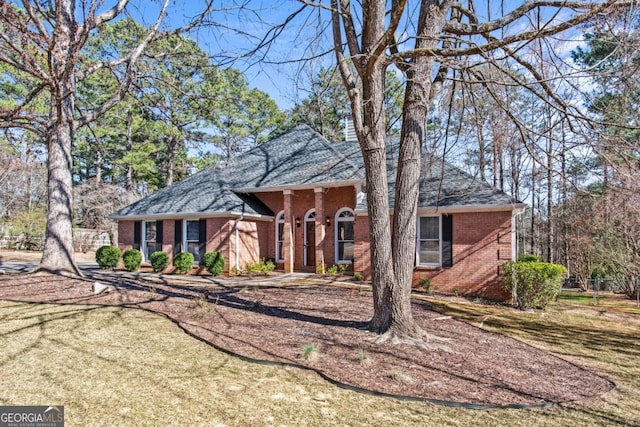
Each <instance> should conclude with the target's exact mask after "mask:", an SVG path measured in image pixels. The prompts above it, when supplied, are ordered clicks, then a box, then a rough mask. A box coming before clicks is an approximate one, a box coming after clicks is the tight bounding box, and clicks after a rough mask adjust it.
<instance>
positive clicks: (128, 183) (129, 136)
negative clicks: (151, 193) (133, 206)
mask: <svg viewBox="0 0 640 427" xmlns="http://www.w3.org/2000/svg"><path fill="white" fill-rule="evenodd" d="M125 137H126V147H127V151H128V152H131V150H133V113H132V112H131V110H129V111H127V129H126V136H125ZM124 186H125V189H126V190H127V193H130V194H133V193H135V187H134V185H133V165H132V164H131V163H129V164H128V165H127V175H126V177H125V184H124Z"/></svg>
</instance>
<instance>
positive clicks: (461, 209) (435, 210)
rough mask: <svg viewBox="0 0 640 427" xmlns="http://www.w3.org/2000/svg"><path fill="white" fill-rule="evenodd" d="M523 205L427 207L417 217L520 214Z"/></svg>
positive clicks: (358, 212)
mask: <svg viewBox="0 0 640 427" xmlns="http://www.w3.org/2000/svg"><path fill="white" fill-rule="evenodd" d="M526 206H527V205H526V204H524V203H512V204H508V205H463V206H429V207H425V208H418V212H417V213H418V215H435V214H452V213H470V212H505V211H510V212H514V213H517V212H519V213H522V212H524V210H525V208H526ZM355 213H356V215H359V216H367V215H368V214H369V213H368V212H367V210H366V209H357V210H356V211H355ZM389 214H390V215H393V209H389Z"/></svg>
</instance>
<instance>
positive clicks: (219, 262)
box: [201, 251, 224, 276]
mask: <svg viewBox="0 0 640 427" xmlns="http://www.w3.org/2000/svg"><path fill="white" fill-rule="evenodd" d="M201 264H202V265H204V268H206V269H207V271H208V272H209V273H211V274H212V275H214V276H217V275H218V274H220V273H222V270H224V257H223V256H222V254H221V253H220V252H216V251H212V252H207V253H205V254H204V256H203V257H202V262H201Z"/></svg>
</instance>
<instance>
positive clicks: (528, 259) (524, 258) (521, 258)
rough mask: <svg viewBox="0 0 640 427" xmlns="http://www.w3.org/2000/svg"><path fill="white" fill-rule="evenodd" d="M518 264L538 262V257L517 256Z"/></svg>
mask: <svg viewBox="0 0 640 427" xmlns="http://www.w3.org/2000/svg"><path fill="white" fill-rule="evenodd" d="M518 261H519V262H540V257H539V256H538V255H532V254H522V255H518Z"/></svg>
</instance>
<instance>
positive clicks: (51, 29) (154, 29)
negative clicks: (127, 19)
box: [0, 0, 212, 274]
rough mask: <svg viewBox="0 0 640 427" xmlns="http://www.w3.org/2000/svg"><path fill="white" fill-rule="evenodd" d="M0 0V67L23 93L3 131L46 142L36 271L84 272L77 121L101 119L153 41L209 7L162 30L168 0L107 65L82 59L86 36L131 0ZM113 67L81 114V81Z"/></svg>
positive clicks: (0, 117) (0, 122)
mask: <svg viewBox="0 0 640 427" xmlns="http://www.w3.org/2000/svg"><path fill="white" fill-rule="evenodd" d="M104 3H105V2H104V1H101V0H78V1H76V0H56V1H45V0H29V1H26V0H25V1H21V2H19V1H7V0H0V64H2V65H3V66H4V67H5V72H7V73H10V74H12V75H13V76H14V78H15V80H16V81H22V82H24V86H25V88H26V94H25V95H24V96H23V97H21V98H19V99H17V100H16V102H15V103H14V104H13V105H12V106H9V107H5V108H2V109H1V110H0V128H16V127H18V128H21V129H23V130H25V131H29V132H32V133H34V134H35V135H38V136H39V137H40V138H41V139H42V140H43V141H45V142H46V146H47V154H48V160H47V169H48V211H47V226H46V237H45V245H44V252H43V255H42V259H41V261H40V266H39V270H44V271H51V272H57V273H65V272H66V273H72V274H80V272H79V270H78V268H77V265H76V263H75V260H74V248H73V236H72V218H73V212H72V189H71V187H72V176H71V171H72V164H73V159H72V156H71V145H72V142H73V139H74V132H75V130H76V129H77V128H79V127H80V126H83V125H86V124H87V123H90V122H91V121H93V120H95V119H97V118H98V117H100V116H101V115H102V114H104V113H105V112H106V111H108V110H109V109H110V108H112V107H113V106H115V105H116V104H117V103H118V102H120V101H121V100H122V99H123V97H124V96H125V94H126V91H127V89H128V88H129V86H130V85H131V83H132V81H133V80H134V79H135V70H136V62H137V61H138V59H139V58H140V57H141V55H142V53H143V52H144V50H145V48H146V47H147V45H148V44H149V43H150V42H151V41H152V40H154V39H158V38H160V37H164V36H167V35H169V34H175V33H176V32H179V31H187V30H189V29H191V28H193V27H194V26H195V25H197V24H198V23H199V22H201V20H202V18H203V17H204V16H206V15H207V14H208V13H209V12H210V8H211V4H212V0H208V1H207V2H205V3H204V5H203V13H202V14H201V15H199V16H198V17H197V18H195V19H194V20H193V21H192V22H191V23H190V24H188V25H187V26H185V27H184V28H181V29H180V30H173V31H170V32H166V31H165V32H161V31H160V25H161V24H162V22H163V19H164V18H165V15H166V12H167V8H168V7H169V4H170V2H169V0H163V1H162V2H161V4H160V7H159V8H158V9H157V15H156V19H155V21H154V22H153V24H151V25H150V26H149V27H148V28H147V30H146V35H145V36H144V37H143V38H142V39H141V41H140V42H139V43H138V44H137V45H136V46H134V47H133V48H132V49H131V50H129V51H128V52H126V53H125V54H124V55H123V56H121V57H119V58H114V59H113V60H111V61H108V62H102V63H91V62H87V61H83V60H81V52H82V49H83V47H84V46H85V44H86V43H87V40H89V39H90V38H92V37H99V31H100V28H101V27H102V26H103V25H105V24H106V23H108V22H110V21H113V20H115V19H118V18H119V17H120V16H123V15H124V14H125V13H127V12H128V9H127V8H128V7H130V6H132V5H130V0H117V1H115V0H114V1H113V2H112V5H111V6H105V4H104ZM105 69H107V70H110V71H111V72H112V73H113V74H114V75H115V76H117V79H118V85H117V87H116V88H114V91H113V93H111V94H110V95H109V96H108V97H107V99H106V100H105V101H104V102H102V103H101V104H100V105H99V106H97V107H95V108H94V109H92V110H90V111H84V112H81V113H78V111H77V108H76V105H75V94H76V86H77V84H78V82H80V81H82V80H83V79H85V78H87V77H88V76H90V75H92V74H94V73H96V72H98V71H102V70H105Z"/></svg>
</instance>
